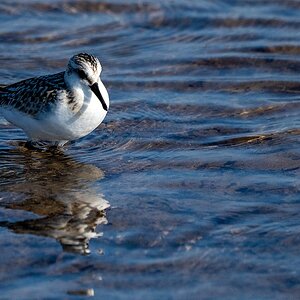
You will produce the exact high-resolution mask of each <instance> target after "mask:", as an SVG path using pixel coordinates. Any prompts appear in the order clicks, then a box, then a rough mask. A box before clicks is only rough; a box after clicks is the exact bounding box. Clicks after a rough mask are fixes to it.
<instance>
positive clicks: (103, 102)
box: [90, 82, 107, 111]
mask: <svg viewBox="0 0 300 300" xmlns="http://www.w3.org/2000/svg"><path fill="white" fill-rule="evenodd" d="M90 88H91V90H92V91H93V92H94V94H95V95H96V96H97V97H98V99H99V100H100V102H101V104H102V107H103V109H104V110H106V111H107V105H106V103H105V101H104V99H103V97H102V95H101V93H100V90H99V86H98V83H97V82H95V83H94V84H92V85H90Z"/></svg>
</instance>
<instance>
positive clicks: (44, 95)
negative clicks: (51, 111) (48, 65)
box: [0, 72, 67, 117]
mask: <svg viewBox="0 0 300 300" xmlns="http://www.w3.org/2000/svg"><path fill="white" fill-rule="evenodd" d="M66 89H67V87H66V84H65V81H64V72H61V73H57V74H53V75H48V76H41V77H36V78H29V79H26V80H23V81H20V82H17V83H14V84H12V85H8V86H5V87H4V86H0V105H1V106H9V107H11V108H15V109H17V110H19V111H21V112H23V113H26V114H28V115H31V116H35V117H37V116H38V115H39V114H40V113H43V112H45V111H47V109H48V108H49V106H50V105H51V104H54V103H55V102H56V101H57V100H58V94H59V93H61V91H62V90H64V91H66Z"/></svg>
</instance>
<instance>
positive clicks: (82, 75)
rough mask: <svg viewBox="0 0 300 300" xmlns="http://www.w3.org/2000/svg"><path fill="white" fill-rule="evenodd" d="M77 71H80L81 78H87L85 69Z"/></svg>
mask: <svg viewBox="0 0 300 300" xmlns="http://www.w3.org/2000/svg"><path fill="white" fill-rule="evenodd" d="M77 73H78V75H79V77H80V78H81V79H86V75H85V72H84V71H82V70H78V71H77Z"/></svg>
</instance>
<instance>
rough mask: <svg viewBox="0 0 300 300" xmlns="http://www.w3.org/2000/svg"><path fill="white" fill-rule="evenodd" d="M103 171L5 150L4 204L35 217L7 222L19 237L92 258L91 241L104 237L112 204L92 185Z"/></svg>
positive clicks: (0, 170) (59, 157)
mask: <svg viewBox="0 0 300 300" xmlns="http://www.w3.org/2000/svg"><path fill="white" fill-rule="evenodd" d="M103 175H104V174H103V172H102V171H101V170H100V169H99V168H97V167H95V166H92V165H88V164H83V163H79V162H77V161H75V160H74V159H72V158H70V157H68V156H66V155H64V154H63V153H57V152H56V153H51V152H40V151H29V150H26V149H22V148H18V149H15V150H2V151H0V178H1V180H0V199H1V198H2V199H1V202H0V205H1V206H2V207H5V208H9V209H14V210H24V211H29V212H32V213H34V214H36V215H37V217H35V218H31V219H26V220H22V221H11V220H9V221H4V222H1V223H0V226H2V227H7V228H9V229H11V230H12V231H14V232H15V233H21V234H26V233H29V234H34V235H40V236H47V237H51V238H55V239H56V240H57V241H59V242H60V244H61V245H62V247H63V250H64V251H67V252H75V253H81V254H88V253H89V252H90V251H89V240H90V239H91V238H94V237H97V236H99V235H101V233H96V227H97V225H100V224H106V223H107V219H106V213H105V210H106V209H107V208H108V207H109V203H108V201H106V200H105V199H104V198H103V195H102V194H101V193H99V192H98V191H97V190H96V188H95V187H93V183H94V182H95V181H96V180H100V179H101V178H103Z"/></svg>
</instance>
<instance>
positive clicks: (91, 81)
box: [0, 53, 109, 145]
mask: <svg viewBox="0 0 300 300" xmlns="http://www.w3.org/2000/svg"><path fill="white" fill-rule="evenodd" d="M101 70H102V68H101V65H100V62H99V60H98V59H97V58H96V57H95V56H93V55H90V54H87V53H80V54H77V55H75V56H73V57H72V58H71V59H70V60H69V63H68V66H67V69H66V71H64V72H60V73H57V74H53V75H46V76H41V77H36V78H29V79H26V80H23V81H20V82H17V83H14V84H11V85H8V86H0V111H1V112H2V114H3V116H4V117H5V118H6V119H7V120H8V121H9V122H11V123H12V124H14V125H16V126H18V127H20V128H22V129H23V130H24V132H25V133H26V134H27V136H28V138H29V139H30V141H47V142H52V143H53V144H55V145H63V144H65V143H66V142H67V141H70V140H75V139H78V138H80V137H83V136H85V135H87V134H89V133H90V132H91V131H93V130H94V129H95V128H96V127H97V126H98V125H99V124H100V123H101V122H102V121H103V119H104V118H105V116H106V113H107V110H108V108H109V96H108V93H107V90H106V88H105V87H104V85H103V83H102V82H101V80H100V77H99V76H100V73H101Z"/></svg>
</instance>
